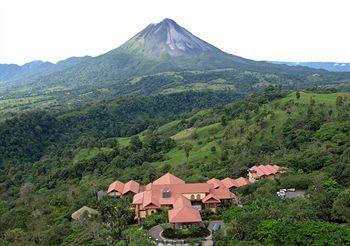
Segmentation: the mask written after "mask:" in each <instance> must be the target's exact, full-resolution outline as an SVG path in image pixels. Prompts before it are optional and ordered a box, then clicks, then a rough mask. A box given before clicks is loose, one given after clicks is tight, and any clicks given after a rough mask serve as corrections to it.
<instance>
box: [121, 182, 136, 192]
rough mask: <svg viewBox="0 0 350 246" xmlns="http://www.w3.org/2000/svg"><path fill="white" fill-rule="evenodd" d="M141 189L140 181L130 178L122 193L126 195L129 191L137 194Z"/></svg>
mask: <svg viewBox="0 0 350 246" xmlns="http://www.w3.org/2000/svg"><path fill="white" fill-rule="evenodd" d="M139 190H140V185H139V183H137V182H136V181H134V180H130V181H129V182H127V183H126V184H125V185H124V188H123V192H122V194H123V195H124V194H126V193H128V192H129V191H130V192H133V193H135V194H136V193H138V192H139Z"/></svg>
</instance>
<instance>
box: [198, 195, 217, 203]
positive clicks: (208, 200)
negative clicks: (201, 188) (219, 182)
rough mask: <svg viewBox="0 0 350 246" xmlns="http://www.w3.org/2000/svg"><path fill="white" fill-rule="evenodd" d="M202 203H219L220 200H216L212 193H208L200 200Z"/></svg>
mask: <svg viewBox="0 0 350 246" xmlns="http://www.w3.org/2000/svg"><path fill="white" fill-rule="evenodd" d="M202 202H203V203H220V202H221V201H220V199H219V198H217V197H216V196H215V195H214V194H213V193H209V194H208V195H207V196H205V197H204V198H203V199H202Z"/></svg>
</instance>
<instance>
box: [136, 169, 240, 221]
mask: <svg viewBox="0 0 350 246" xmlns="http://www.w3.org/2000/svg"><path fill="white" fill-rule="evenodd" d="M233 204H237V201H236V196H235V194H233V193H232V192H231V191H230V190H229V189H228V188H227V187H225V185H224V184H223V183H222V182H221V181H220V180H217V179H211V180H209V181H207V182H206V183H185V181H183V180H182V179H180V178H178V177H176V176H174V175H172V174H170V173H167V174H165V175H163V176H162V177H160V178H159V179H157V180H155V181H154V182H153V183H150V184H148V185H146V186H142V187H141V189H140V192H139V193H137V194H135V195H134V198H133V205H134V206H135V219H137V220H140V219H142V218H145V217H146V216H148V215H150V214H153V213H156V212H157V211H159V210H161V209H164V208H167V209H168V219H169V223H170V224H173V225H174V227H182V226H184V225H193V224H200V223H201V222H202V218H201V216H200V212H202V211H204V210H205V209H210V210H212V211H213V212H216V211H218V209H219V208H220V207H221V206H224V205H233Z"/></svg>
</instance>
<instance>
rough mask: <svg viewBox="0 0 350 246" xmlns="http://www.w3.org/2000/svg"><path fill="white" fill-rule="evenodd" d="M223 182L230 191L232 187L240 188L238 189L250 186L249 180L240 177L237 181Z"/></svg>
mask: <svg viewBox="0 0 350 246" xmlns="http://www.w3.org/2000/svg"><path fill="white" fill-rule="evenodd" d="M221 182H222V183H223V184H224V186H225V187H226V188H228V189H230V188H232V187H235V188H238V187H241V186H244V185H248V184H250V182H249V180H248V179H246V178H243V177H239V178H237V179H231V178H225V179H223V180H221Z"/></svg>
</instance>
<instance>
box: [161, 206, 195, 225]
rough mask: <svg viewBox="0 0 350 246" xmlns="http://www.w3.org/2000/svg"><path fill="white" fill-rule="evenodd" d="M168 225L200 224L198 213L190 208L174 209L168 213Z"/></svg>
mask: <svg viewBox="0 0 350 246" xmlns="http://www.w3.org/2000/svg"><path fill="white" fill-rule="evenodd" d="M168 217H169V223H196V222H202V218H201V215H200V213H199V211H198V210H197V209H195V208H192V207H187V206H185V207H181V208H174V209H171V210H169V211H168Z"/></svg>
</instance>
